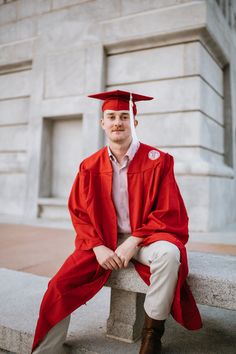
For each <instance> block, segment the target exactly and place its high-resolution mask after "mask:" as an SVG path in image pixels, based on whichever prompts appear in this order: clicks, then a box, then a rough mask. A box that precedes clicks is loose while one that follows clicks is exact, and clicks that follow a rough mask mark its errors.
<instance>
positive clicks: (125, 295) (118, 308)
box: [107, 288, 145, 343]
mask: <svg viewBox="0 0 236 354" xmlns="http://www.w3.org/2000/svg"><path fill="white" fill-rule="evenodd" d="M144 299H145V294H140V293H133V292H130V291H125V290H117V289H113V288H111V304H110V315H109V318H108V320H107V336H108V337H112V338H115V339H119V340H121V341H125V342H129V343H132V342H134V341H136V340H137V339H139V338H140V336H141V330H142V327H143V321H144V309H143V303H144Z"/></svg>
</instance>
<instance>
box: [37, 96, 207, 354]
mask: <svg viewBox="0 0 236 354" xmlns="http://www.w3.org/2000/svg"><path fill="white" fill-rule="evenodd" d="M89 97H92V98H96V99H102V100H104V103H103V106H102V110H103V112H104V113H103V117H102V119H101V126H102V129H103V130H104V131H105V134H106V136H107V139H108V147H104V148H103V149H101V150H99V151H98V152H96V153H95V154H93V155H91V156H90V157H88V158H87V159H85V160H84V161H83V162H82V163H81V165H80V169H79V172H78V174H77V177H76V179H75V182H74V184H73V187H72V190H71V194H70V198H69V203H68V206H69V210H70V214H71V218H72V222H73V225H74V228H75V230H76V240H75V246H76V249H75V251H74V252H73V254H72V255H71V256H69V258H68V259H67V260H66V261H65V263H64V264H63V266H62V267H61V269H60V270H59V271H58V273H57V274H56V275H55V276H54V277H53V278H52V279H51V281H50V282H49V285H48V289H47V292H46V293H45V295H44V298H43V301H42V304H41V308H40V316H39V320H38V324H37V328H36V333H35V338H34V343H33V348H32V349H33V352H34V353H35V354H39V353H41V354H42V353H45V354H59V353H63V342H64V340H65V338H66V333H67V329H68V326H69V320H70V314H71V312H73V311H74V310H75V309H76V308H78V307H79V306H81V305H82V304H84V303H86V302H87V301H88V300H89V299H91V298H92V297H93V296H94V295H95V294H96V293H97V292H98V291H99V290H100V289H101V288H102V287H103V285H104V284H105V283H106V281H107V279H108V277H109V276H110V274H111V272H112V271H114V270H118V269H121V268H125V267H127V266H128V263H129V262H130V261H132V262H133V263H134V266H135V269H136V270H137V272H138V273H139V275H140V276H141V277H142V279H143V280H144V281H145V282H146V283H147V284H148V285H149V287H148V291H147V294H146V297H145V302H144V309H145V322H144V328H143V331H142V343H141V348H140V354H158V353H161V337H162V335H163V333H164V324H165V320H166V319H167V317H168V316H169V314H170V313H171V314H172V316H173V317H174V318H175V320H176V321H178V322H179V323H180V324H182V325H183V326H184V327H186V328H188V329H199V328H201V326H202V323H201V317H200V314H199V311H198V309H197V306H196V303H195V301H194V298H193V296H192V293H191V291H190V289H189V287H188V285H187V283H186V277H187V274H188V266H187V256H186V250H185V244H186V242H187V240H188V216H187V212H186V209H185V206H184V202H183V199H182V197H181V194H180V191H179V188H178V186H177V184H176V181H175V177H174V171H173V165H174V162H173V157H172V156H171V155H169V154H167V153H164V152H162V151H160V150H158V149H156V148H154V147H151V146H148V145H145V144H143V143H140V142H139V141H138V139H137V135H136V132H135V127H136V126H137V124H138V122H137V120H136V119H134V117H135V116H136V113H137V108H136V104H135V102H136V101H141V100H149V99H152V98H151V97H147V96H142V95H137V94H130V93H129V92H126V91H119V90H116V91H111V92H105V93H100V94H96V95H90V96H89Z"/></svg>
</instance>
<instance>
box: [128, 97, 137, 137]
mask: <svg viewBox="0 0 236 354" xmlns="http://www.w3.org/2000/svg"><path fill="white" fill-rule="evenodd" d="M129 115H130V128H131V134H132V138H133V142H137V141H138V137H137V133H136V128H135V126H134V112H133V97H132V93H130V99H129Z"/></svg>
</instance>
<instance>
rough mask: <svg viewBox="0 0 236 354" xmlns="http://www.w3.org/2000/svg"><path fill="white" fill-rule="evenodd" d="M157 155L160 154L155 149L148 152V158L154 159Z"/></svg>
mask: <svg viewBox="0 0 236 354" xmlns="http://www.w3.org/2000/svg"><path fill="white" fill-rule="evenodd" d="M159 156H160V153H159V152H158V151H156V150H151V151H149V153H148V157H149V159H150V160H156V159H158V157H159Z"/></svg>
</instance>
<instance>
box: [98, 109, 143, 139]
mask: <svg viewBox="0 0 236 354" xmlns="http://www.w3.org/2000/svg"><path fill="white" fill-rule="evenodd" d="M137 124H138V121H137V120H135V121H134V125H135V126H136V125H137ZM101 126H102V129H103V130H104V131H105V133H106V136H107V138H108V139H109V140H110V141H112V142H116V143H123V142H125V141H127V140H130V139H131V136H132V134H131V127H130V116H129V111H112V110H106V111H104V115H103V118H102V119H101Z"/></svg>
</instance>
